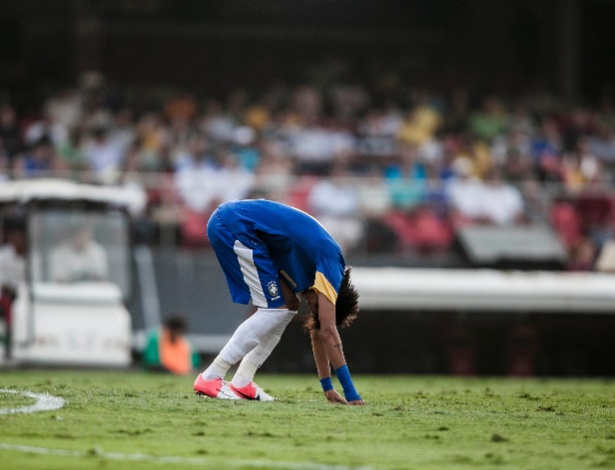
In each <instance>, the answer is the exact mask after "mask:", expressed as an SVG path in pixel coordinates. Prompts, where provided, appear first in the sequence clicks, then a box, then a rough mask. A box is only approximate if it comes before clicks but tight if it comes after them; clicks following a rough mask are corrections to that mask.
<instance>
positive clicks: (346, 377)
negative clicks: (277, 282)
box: [318, 292, 364, 405]
mask: <svg viewBox="0 0 615 470" xmlns="http://www.w3.org/2000/svg"><path fill="white" fill-rule="evenodd" d="M318 321H319V322H320V330H319V333H318V334H319V337H320V340H321V342H322V345H323V348H324V352H325V354H326V357H327V358H328V361H329V362H330V363H331V365H333V368H334V369H335V374H336V376H337V378H338V380H339V381H340V383H341V384H342V388H343V389H344V396H345V398H346V400H347V401H348V403H349V404H350V405H363V404H364V403H363V400H362V398H361V396H360V395H359V394H358V393H357V391H356V389H355V388H354V384H353V382H352V378H351V377H350V373H349V372H348V366H347V365H346V358H345V357H344V349H343V347H342V340H341V338H340V335H339V332H338V331H337V326H336V324H335V305H334V304H333V303H332V302H331V301H330V300H329V299H328V298H327V296H325V295H324V294H322V293H320V292H319V293H318Z"/></svg>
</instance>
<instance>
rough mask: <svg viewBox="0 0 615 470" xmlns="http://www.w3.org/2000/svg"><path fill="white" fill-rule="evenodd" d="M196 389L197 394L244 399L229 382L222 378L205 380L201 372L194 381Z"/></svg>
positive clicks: (227, 398) (223, 398) (224, 398)
mask: <svg viewBox="0 0 615 470" xmlns="http://www.w3.org/2000/svg"><path fill="white" fill-rule="evenodd" d="M194 390H195V391H196V394H197V395H206V396H208V397H211V398H219V399H221V400H243V398H244V397H242V396H240V395H237V394H236V393H235V392H234V391H233V390H232V389H231V387H230V386H229V384H228V383H227V382H225V381H224V380H222V379H212V380H205V379H203V376H202V375H201V374H199V375H198V377H197V378H196V380H195V381H194Z"/></svg>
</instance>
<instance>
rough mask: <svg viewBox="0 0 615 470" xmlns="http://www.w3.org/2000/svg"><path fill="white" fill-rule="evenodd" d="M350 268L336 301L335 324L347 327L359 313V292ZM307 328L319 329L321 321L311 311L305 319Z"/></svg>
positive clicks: (347, 270) (344, 277)
mask: <svg viewBox="0 0 615 470" xmlns="http://www.w3.org/2000/svg"><path fill="white" fill-rule="evenodd" d="M350 271H351V269H350V268H346V269H345V270H344V276H343V278H342V284H341V285H340V290H339V292H338V293H337V302H335V324H336V325H337V326H338V328H346V327H348V326H350V325H351V324H352V322H353V321H355V319H356V318H357V314H358V313H359V293H358V292H357V290H356V289H355V287H354V285H353V284H352V282H351V281H350ZM305 329H306V330H308V331H310V330H319V329H320V321H319V320H318V315H317V314H315V313H314V312H311V313H310V315H308V318H307V320H306V321H305Z"/></svg>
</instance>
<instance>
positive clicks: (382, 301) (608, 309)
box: [352, 267, 615, 314]
mask: <svg viewBox="0 0 615 470" xmlns="http://www.w3.org/2000/svg"><path fill="white" fill-rule="evenodd" d="M352 280H353V282H354V284H355V286H356V287H357V289H358V290H359V293H360V300H359V301H360V305H361V309H362V310H363V311H365V310H433V311H435V310H439V311H446V310H458V311H481V312H485V311H488V312H493V313H498V312H541V313H605V314H612V313H615V274H603V273H576V272H575V273H573V272H525V271H523V272H522V271H496V270H455V269H450V270H449V269H407V268H367V267H356V268H353V271H352Z"/></svg>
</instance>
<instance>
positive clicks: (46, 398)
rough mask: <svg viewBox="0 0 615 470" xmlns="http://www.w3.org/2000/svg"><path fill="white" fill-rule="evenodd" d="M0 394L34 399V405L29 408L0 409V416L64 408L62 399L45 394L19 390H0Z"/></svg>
mask: <svg viewBox="0 0 615 470" xmlns="http://www.w3.org/2000/svg"><path fill="white" fill-rule="evenodd" d="M0 393H10V394H13V395H23V396H24V397H28V398H34V399H35V400H36V403H35V404H34V405H30V406H21V407H19V408H0V415H6V414H12V413H36V412H37V411H52V410H57V409H59V408H62V407H63V406H64V403H65V401H64V399H63V398H59V397H54V396H53V395H48V394H47V393H32V392H28V391H20V390H8V389H5V388H0Z"/></svg>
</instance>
